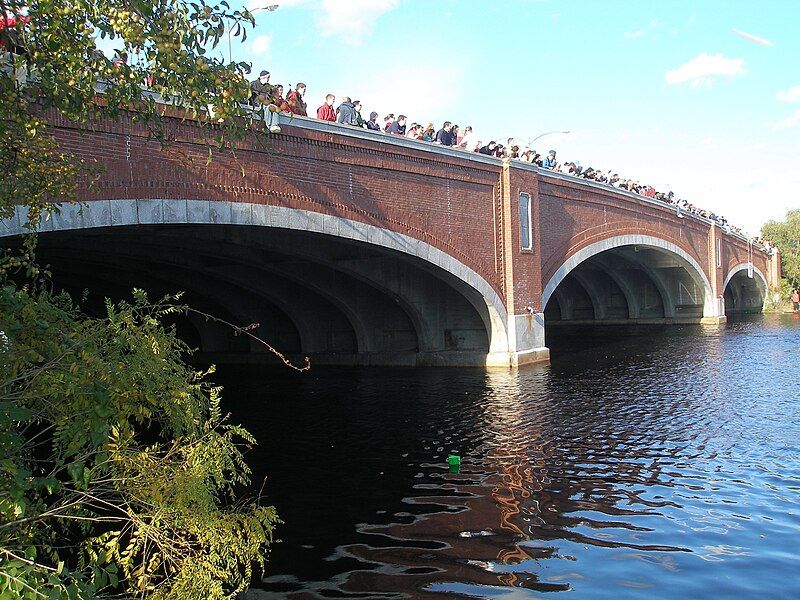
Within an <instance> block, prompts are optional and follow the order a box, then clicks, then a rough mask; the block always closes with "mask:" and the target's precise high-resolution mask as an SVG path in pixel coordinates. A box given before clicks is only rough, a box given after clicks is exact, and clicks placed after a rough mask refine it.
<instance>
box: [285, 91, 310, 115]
mask: <svg viewBox="0 0 800 600" xmlns="http://www.w3.org/2000/svg"><path fill="white" fill-rule="evenodd" d="M305 95H306V84H305V83H298V84H297V85H296V86H294V90H292V91H290V92H289V95H288V96H286V103H287V104H288V105H289V112H290V113H292V114H293V115H299V116H301V117H307V116H308V110H307V105H306V102H305V100H303V96H305Z"/></svg>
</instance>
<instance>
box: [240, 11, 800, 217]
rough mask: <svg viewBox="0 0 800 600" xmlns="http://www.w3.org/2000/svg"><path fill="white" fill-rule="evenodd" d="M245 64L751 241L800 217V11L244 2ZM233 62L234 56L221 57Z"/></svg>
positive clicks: (313, 95) (312, 94) (316, 95)
mask: <svg viewBox="0 0 800 600" xmlns="http://www.w3.org/2000/svg"><path fill="white" fill-rule="evenodd" d="M247 1H248V2H249V6H250V7H251V8H255V7H259V6H265V5H268V4H273V3H277V4H279V8H278V9H277V10H276V11H274V12H266V11H257V12H256V13H255V16H256V18H257V27H256V29H255V30H254V31H253V32H251V34H250V37H249V38H248V40H247V41H246V42H244V43H243V44H242V43H238V44H237V43H236V42H234V50H233V54H234V59H238V60H246V61H250V62H252V63H253V68H254V71H256V72H258V71H259V70H260V69H261V68H267V69H269V70H270V71H271V72H272V83H276V82H277V83H283V84H284V85H285V86H288V85H290V84H294V83H297V81H304V82H305V83H307V84H308V93H307V95H306V98H307V100H308V103H309V107H310V108H313V109H316V107H317V106H319V105H320V104H321V103H322V101H323V99H324V96H325V94H327V93H329V92H330V93H333V94H336V96H337V98H339V97H341V96H343V95H348V96H351V97H352V98H359V99H360V100H361V101H362V104H363V106H364V111H363V112H364V113H366V114H368V113H369V111H370V110H376V111H378V112H379V113H381V116H383V114H385V113H388V112H393V113H395V114H397V113H405V114H407V115H409V117H410V119H411V120H414V121H421V122H423V123H427V122H428V121H433V122H435V123H436V124H437V126H438V125H440V124H441V123H442V122H443V121H444V120H452V121H454V122H457V123H459V124H460V125H462V126H464V125H472V126H473V128H474V129H475V131H476V132H477V134H478V137H479V138H480V139H481V140H484V141H488V140H490V139H496V140H501V139H502V140H505V139H506V138H508V137H511V136H514V137H515V138H517V139H518V140H522V141H523V142H524V141H525V140H527V139H530V138H533V137H535V136H537V135H539V134H541V133H543V132H547V131H551V130H559V131H563V130H569V131H570V133H569V134H556V135H550V136H547V137H546V138H543V139H541V140H539V141H538V142H537V143H536V144H534V146H535V147H536V149H537V150H539V151H540V152H541V151H543V150H545V151H546V150H549V149H550V148H553V149H556V150H557V151H558V154H559V158H560V159H562V160H565V159H572V160H580V161H581V163H582V164H583V165H591V166H593V167H595V168H601V169H613V170H614V171H616V172H618V173H620V174H621V175H623V176H626V177H633V178H638V179H640V180H641V181H643V182H648V183H651V184H652V185H654V186H655V187H656V188H657V189H664V190H666V189H671V190H673V191H674V192H675V193H676V194H677V195H679V196H682V197H685V198H687V199H688V200H689V201H690V202H692V203H694V204H697V205H699V206H702V207H705V208H709V209H711V210H714V211H716V212H719V213H721V214H723V215H725V216H727V217H728V218H729V220H731V222H733V223H734V224H738V225H740V226H742V227H743V228H745V229H746V230H748V231H751V232H754V233H755V232H757V231H758V230H759V229H760V226H761V224H762V223H763V222H764V221H766V220H768V219H772V218H781V217H782V216H783V214H784V213H785V211H786V210H787V209H789V208H800V193H799V192H798V190H800V169H798V166H797V165H796V163H795V161H796V160H798V159H800V68H798V67H799V65H800V35H798V33H799V32H798V29H800V1H797V0H768V1H765V2H752V1H748V2H745V1H740V0H727V1H718V0H704V1H702V2H701V1H695V2H689V1H681V0H665V1H659V2H655V1H649V2H648V1H632V0H631V1H622V0H606V1H604V2H597V1H588V0H587V1H574V2H562V1H558V0H484V1H479V0H283V1H281V0H266V1H262V0H247ZM224 50H225V51H226V52H227V48H225V49H224Z"/></svg>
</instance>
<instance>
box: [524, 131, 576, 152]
mask: <svg viewBox="0 0 800 600" xmlns="http://www.w3.org/2000/svg"><path fill="white" fill-rule="evenodd" d="M553 133H572V132H570V131H547V132H545V133H540V134H539V135H537V136H536V137H535V138H531V139H528V147H529V148H532V147H533V142H535V141H536V140H538V139H539V138H543V137H544V136H546V135H551V134H553Z"/></svg>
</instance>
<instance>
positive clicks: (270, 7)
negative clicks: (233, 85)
mask: <svg viewBox="0 0 800 600" xmlns="http://www.w3.org/2000/svg"><path fill="white" fill-rule="evenodd" d="M279 6H280V4H270V5H268V6H259V7H256V8H250V9H248V10H247V12H249V13H250V14H251V15H252V14H253V13H254V12H256V11H259V10H266V11H269V12H273V11H276V10H278V7H279ZM228 62H229V63H230V62H233V51H232V49H231V28H230V27H228Z"/></svg>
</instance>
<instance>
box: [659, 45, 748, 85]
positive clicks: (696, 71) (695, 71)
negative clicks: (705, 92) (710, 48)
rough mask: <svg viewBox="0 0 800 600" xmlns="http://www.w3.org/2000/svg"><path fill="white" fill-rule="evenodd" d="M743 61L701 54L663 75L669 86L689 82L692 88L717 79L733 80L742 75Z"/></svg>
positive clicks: (743, 72) (720, 55)
mask: <svg viewBox="0 0 800 600" xmlns="http://www.w3.org/2000/svg"><path fill="white" fill-rule="evenodd" d="M745 73H746V71H745V70H744V60H743V59H741V58H726V57H725V56H723V55H722V54H721V53H717V54H714V55H710V54H706V53H705V52H702V53H700V54H698V55H697V56H695V57H694V58H693V59H692V60H690V61H689V62H687V63H685V64H683V65H681V66H680V67H678V68H677V69H673V70H671V71H667V72H666V73H664V79H666V81H667V83H668V84H670V85H676V84H680V83H686V82H690V83H691V85H692V87H697V86H699V85H704V84H711V83H713V82H714V80H715V79H716V78H717V77H727V78H728V79H733V78H734V77H740V76H742V75H744V74H745Z"/></svg>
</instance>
